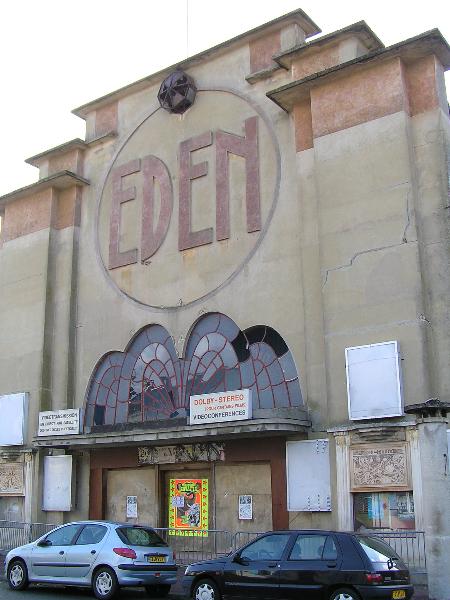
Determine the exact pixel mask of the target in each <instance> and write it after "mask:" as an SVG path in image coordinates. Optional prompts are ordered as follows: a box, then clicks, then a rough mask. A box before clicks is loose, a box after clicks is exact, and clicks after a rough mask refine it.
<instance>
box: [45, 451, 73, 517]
mask: <svg viewBox="0 0 450 600" xmlns="http://www.w3.org/2000/svg"><path fill="white" fill-rule="evenodd" d="M72 491H73V490H72V456H70V455H67V454H65V455H63V456H44V483H43V500H42V510H49V511H70V510H72Z"/></svg>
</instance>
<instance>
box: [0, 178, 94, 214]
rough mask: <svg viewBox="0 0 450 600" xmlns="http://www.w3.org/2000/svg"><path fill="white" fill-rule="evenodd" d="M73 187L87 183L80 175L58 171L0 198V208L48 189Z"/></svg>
mask: <svg viewBox="0 0 450 600" xmlns="http://www.w3.org/2000/svg"><path fill="white" fill-rule="evenodd" d="M74 185H83V186H84V185H89V181H88V180H87V179H85V178H84V177H80V175H76V174H75V173H72V171H60V172H59V173H54V174H53V175H50V176H49V177H45V178H44V179H39V181H36V183H32V184H31V185H27V186H26V187H23V188H19V189H18V190H15V191H14V192H10V193H9V194H5V195H4V196H0V207H1V206H4V205H5V204H8V203H9V202H13V201H14V200H20V199H21V198H26V197H27V196H31V195H32V194H36V193H38V192H43V191H44V190H47V189H49V188H55V189H57V190H65V189H67V188H70V187H72V186H74Z"/></svg>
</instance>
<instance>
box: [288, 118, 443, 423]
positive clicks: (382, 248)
mask: <svg viewBox="0 0 450 600" xmlns="http://www.w3.org/2000/svg"><path fill="white" fill-rule="evenodd" d="M445 127H446V123H445V118H444V115H443V114H442V113H441V111H440V110H435V111H429V112H428V113H425V114H424V115H418V116H415V117H413V118H411V117H410V116H409V115H408V114H407V113H405V112H403V111H402V112H397V113H395V114H392V115H388V116H385V117H381V118H378V119H374V120H372V121H369V122H366V123H363V124H360V125H356V126H354V127H350V128H347V129H344V130H342V131H338V132H335V133H332V134H330V135H325V136H322V137H318V138H316V139H315V140H314V147H313V149H311V150H306V151H304V152H301V153H299V154H298V156H297V164H298V172H299V178H300V189H301V193H300V200H301V206H302V275H303V293H304V306H305V323H306V339H305V344H306V357H307V358H306V361H307V366H306V374H307V388H308V389H307V397H308V400H309V406H310V408H311V409H312V412H313V415H314V414H315V415H316V419H318V418H319V413H320V412H322V415H323V416H325V419H324V420H325V423H324V422H323V420H322V424H321V425H322V426H332V425H335V424H338V423H342V422H345V421H346V420H347V418H348V416H347V393H346V378H345V358H344V349H345V348H346V347H348V346H354V345H361V344H369V343H376V342H382V341H388V340H393V339H395V340H399V342H400V349H401V354H402V358H403V361H402V370H403V380H404V398H405V404H414V403H418V402H423V401H424V400H426V399H427V398H429V397H430V396H431V395H433V394H434V395H440V397H441V399H442V400H445V399H448V380H447V374H446V371H447V370H448V369H446V368H445V365H444V364H443V363H444V362H445V361H446V360H447V361H448V356H449V355H450V352H449V348H448V344H449V339H450V337H449V331H450V328H449V319H448V297H449V281H450V277H449V274H450V270H449V262H448V256H449V253H448V243H447V242H448V239H449V236H448V227H447V225H446V221H445V214H446V213H445V209H444V203H445V199H446V198H447V194H448V190H447V188H446V187H445V185H444V183H445V182H447V170H446V161H445V144H444V141H445V135H446V133H445ZM444 188H445V189H444ZM447 212H448V211H447ZM433 329H436V331H435V333H433V331H432V330H433ZM321 338H322V339H321ZM325 382H326V383H325ZM325 398H326V400H325ZM325 402H326V405H325ZM321 409H322V410H321ZM324 409H325V410H324ZM316 419H313V420H316Z"/></svg>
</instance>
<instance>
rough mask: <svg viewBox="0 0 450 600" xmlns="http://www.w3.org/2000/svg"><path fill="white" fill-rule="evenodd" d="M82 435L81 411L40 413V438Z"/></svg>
mask: <svg viewBox="0 0 450 600" xmlns="http://www.w3.org/2000/svg"><path fill="white" fill-rule="evenodd" d="M75 433H80V409H79V408H71V409H69V410H47V411H45V412H40V413H39V427H38V436H45V435H73V434H75Z"/></svg>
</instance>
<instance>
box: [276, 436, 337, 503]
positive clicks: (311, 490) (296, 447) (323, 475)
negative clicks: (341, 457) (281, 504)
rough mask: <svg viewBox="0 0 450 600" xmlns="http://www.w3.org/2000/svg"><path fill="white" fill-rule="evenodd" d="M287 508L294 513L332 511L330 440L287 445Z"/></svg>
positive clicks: (305, 441) (303, 441)
mask: <svg viewBox="0 0 450 600" xmlns="http://www.w3.org/2000/svg"><path fill="white" fill-rule="evenodd" d="M286 471H287V473H286V474H287V504H288V510H290V511H305V512H315V511H317V512H320V511H331V478H330V449H329V443H328V440H327V439H321V440H302V441H298V442H287V443H286Z"/></svg>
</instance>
